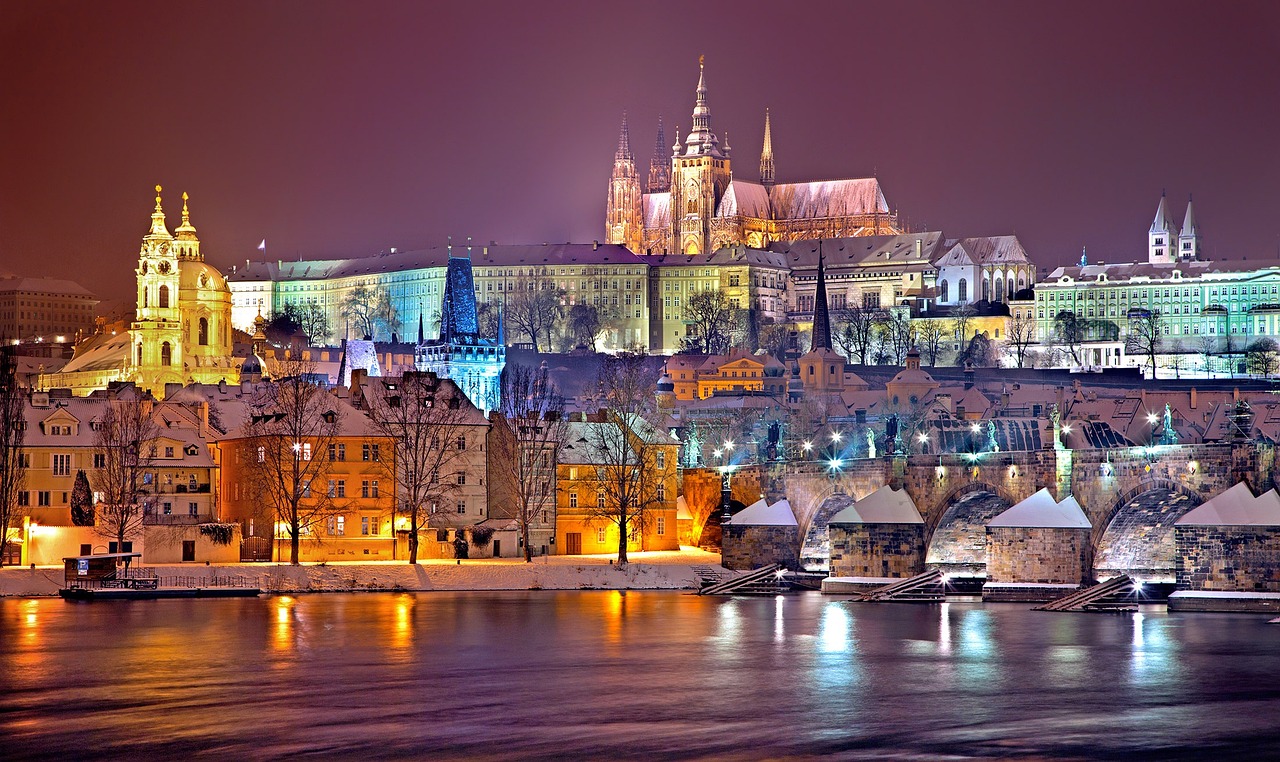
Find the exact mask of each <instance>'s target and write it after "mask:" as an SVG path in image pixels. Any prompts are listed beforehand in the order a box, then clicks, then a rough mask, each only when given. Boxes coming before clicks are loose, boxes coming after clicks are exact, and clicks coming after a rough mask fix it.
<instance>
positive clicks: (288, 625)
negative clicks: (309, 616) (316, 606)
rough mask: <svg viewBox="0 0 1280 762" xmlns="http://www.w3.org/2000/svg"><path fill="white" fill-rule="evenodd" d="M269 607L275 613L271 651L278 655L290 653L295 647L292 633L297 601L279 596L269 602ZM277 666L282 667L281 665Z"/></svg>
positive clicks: (295, 641) (295, 643)
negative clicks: (273, 608)
mask: <svg viewBox="0 0 1280 762" xmlns="http://www.w3.org/2000/svg"><path fill="white" fill-rule="evenodd" d="M271 605H272V606H273V607H275V611H276V622H275V627H274V628H273V629H272V632H271V650H272V651H276V652H278V653H292V652H293V650H294V649H295V647H296V646H297V639H296V637H295V633H294V624H295V622H294V619H295V616H296V612H295V611H294V607H295V606H297V601H296V600H294V598H293V597H292V596H289V595H280V596H277V597H275V598H273V599H272V600H271ZM277 666H283V664H278V665H277Z"/></svg>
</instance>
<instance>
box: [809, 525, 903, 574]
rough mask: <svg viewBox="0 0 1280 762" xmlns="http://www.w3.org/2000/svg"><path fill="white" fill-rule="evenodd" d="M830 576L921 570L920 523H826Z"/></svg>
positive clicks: (900, 572)
mask: <svg viewBox="0 0 1280 762" xmlns="http://www.w3.org/2000/svg"><path fill="white" fill-rule="evenodd" d="M828 531H829V532H830V534H831V576H833V577H902V578H906V577H912V576H915V575H916V574H919V573H920V572H922V571H924V525H923V524H829V525H828Z"/></svg>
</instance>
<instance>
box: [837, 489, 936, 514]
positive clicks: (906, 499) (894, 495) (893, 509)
mask: <svg viewBox="0 0 1280 762" xmlns="http://www.w3.org/2000/svg"><path fill="white" fill-rule="evenodd" d="M827 523H829V524H923V523H924V520H923V519H922V518H920V511H919V510H917V509H916V504H915V503H914V502H913V501H912V500H911V496H910V495H908V494H907V491H906V490H895V489H893V488H892V487H890V486H889V485H887V484H886V485H885V486H883V487H881V488H880V489H878V490H876V491H875V492H872V493H871V494H870V495H867V496H866V497H864V498H862V499H861V500H859V501H858V502H856V503H854V504H853V505H851V506H849V507H848V508H845V509H844V510H843V511H840V512H839V513H837V514H836V515H834V516H832V517H831V518H830V519H829V520H828V522H827Z"/></svg>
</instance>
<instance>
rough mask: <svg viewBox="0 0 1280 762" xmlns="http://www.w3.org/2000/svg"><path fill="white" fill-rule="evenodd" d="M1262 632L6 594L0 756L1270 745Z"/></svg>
mask: <svg viewBox="0 0 1280 762" xmlns="http://www.w3.org/2000/svg"><path fill="white" fill-rule="evenodd" d="M1266 621H1267V618H1266V617H1262V616H1254V615H1231V614H1217V615H1215V614H1166V613H1165V612H1164V610H1163V608H1160V607H1153V608H1150V609H1148V610H1144V611H1142V612H1141V613H1139V614H1135V615H1114V614H1063V613H1043V612H1033V611H1030V610H1028V607H1027V606H1024V605H1012V604H999V605H983V604H981V603H976V602H975V603H964V602H952V603H948V604H943V605H912V604H864V603H853V602H849V601H847V600H842V599H838V598H831V597H823V596H820V595H818V594H800V595H791V596H781V597H777V598H699V597H697V596H693V595H685V594H679V593H670V592H631V593H618V592H563V593H557V592H522V593H423V594H390V593H386V594H356V595H312V596H305V597H287V596H279V597H274V598H265V597H264V598H259V599H238V600H237V599H228V600H187V601H182V600H169V601H134V602H99V603H89V604H84V603H81V604H71V603H65V602H63V601H61V600H56V599H55V600H48V599H40V600H16V599H6V600H0V758H3V759H64V760H65V759H85V758H96V759H184V760H188V759H189V760H195V759H213V760H241V759H250V760H253V759H283V758H291V759H292V758H297V757H310V758H316V759H422V758H428V757H430V758H468V759H533V758H542V759H561V758H577V759H676V758H680V759H684V758H711V759H754V758H765V757H767V758H817V757H827V756H834V757H836V758H843V759H894V760H916V759H920V760H938V759H972V758H1004V759H1098V758H1103V759H1120V758H1151V759H1196V760H1207V759H1214V760H1218V759H1236V758H1240V759H1264V758H1276V757H1275V755H1276V754H1278V753H1280V625H1269V624H1267V623H1266Z"/></svg>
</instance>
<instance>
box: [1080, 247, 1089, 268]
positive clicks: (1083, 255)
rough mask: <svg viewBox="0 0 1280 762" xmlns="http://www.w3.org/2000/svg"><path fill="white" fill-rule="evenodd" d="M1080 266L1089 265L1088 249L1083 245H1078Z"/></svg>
mask: <svg viewBox="0 0 1280 762" xmlns="http://www.w3.org/2000/svg"><path fill="white" fill-rule="evenodd" d="M1080 266H1081V267H1088V266H1089V250H1088V249H1087V248H1086V247H1084V246H1081V247H1080Z"/></svg>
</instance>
